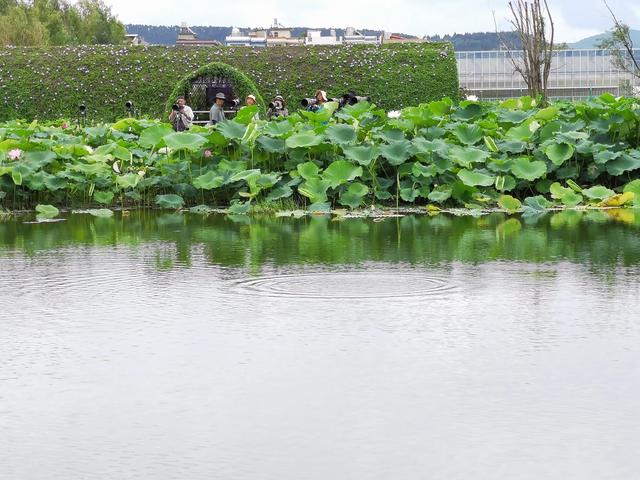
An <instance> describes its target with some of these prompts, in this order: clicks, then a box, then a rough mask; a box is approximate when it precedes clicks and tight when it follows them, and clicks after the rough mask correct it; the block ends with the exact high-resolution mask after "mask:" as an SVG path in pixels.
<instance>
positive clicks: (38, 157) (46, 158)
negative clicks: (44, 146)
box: [25, 150, 58, 168]
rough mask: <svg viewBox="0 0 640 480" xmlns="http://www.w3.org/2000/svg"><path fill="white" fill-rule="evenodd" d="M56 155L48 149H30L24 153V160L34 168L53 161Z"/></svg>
mask: <svg viewBox="0 0 640 480" xmlns="http://www.w3.org/2000/svg"><path fill="white" fill-rule="evenodd" d="M57 157H58V155H56V153H55V152H52V151H50V150H47V151H38V150H31V151H28V152H26V153H25V160H26V161H27V162H28V163H29V164H30V165H31V166H32V167H34V168H43V167H45V166H47V165H49V164H50V163H51V162H53V161H54V160H55V159H56V158H57Z"/></svg>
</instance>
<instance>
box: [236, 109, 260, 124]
mask: <svg viewBox="0 0 640 480" xmlns="http://www.w3.org/2000/svg"><path fill="white" fill-rule="evenodd" d="M259 110H260V107H258V105H245V106H244V107H242V108H241V109H240V110H238V113H237V114H236V116H235V117H233V121H234V122H236V123H241V124H242V125H248V124H249V123H251V122H252V121H253V120H254V119H255V118H256V114H257V113H258V111H259Z"/></svg>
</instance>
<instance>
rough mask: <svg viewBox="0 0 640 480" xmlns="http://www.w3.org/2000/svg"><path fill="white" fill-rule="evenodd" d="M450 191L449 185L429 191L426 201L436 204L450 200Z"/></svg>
mask: <svg viewBox="0 0 640 480" xmlns="http://www.w3.org/2000/svg"><path fill="white" fill-rule="evenodd" d="M451 193H452V189H451V187H450V186H449V185H439V186H437V187H436V188H435V189H433V190H431V193H429V195H428V197H427V198H428V199H429V200H431V201H432V202H436V203H444V202H446V201H447V200H449V198H451Z"/></svg>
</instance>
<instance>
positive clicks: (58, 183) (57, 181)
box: [44, 175, 68, 192]
mask: <svg viewBox="0 0 640 480" xmlns="http://www.w3.org/2000/svg"><path fill="white" fill-rule="evenodd" d="M67 185H68V182H67V179H66V178H62V177H57V176H55V175H49V176H48V177H47V178H45V180H44V186H45V187H47V190H49V191H50V192H55V191H58V190H62V189H65V188H67Z"/></svg>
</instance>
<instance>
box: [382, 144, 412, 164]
mask: <svg viewBox="0 0 640 480" xmlns="http://www.w3.org/2000/svg"><path fill="white" fill-rule="evenodd" d="M410 147H411V142H409V141H408V140H399V141H395V142H392V143H389V144H387V145H381V146H380V153H381V154H382V156H383V157H385V158H386V159H387V161H388V162H389V163H390V164H391V165H393V166H398V165H402V164H403V163H404V162H406V161H407V160H408V159H409V156H410V151H409V148H410Z"/></svg>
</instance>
